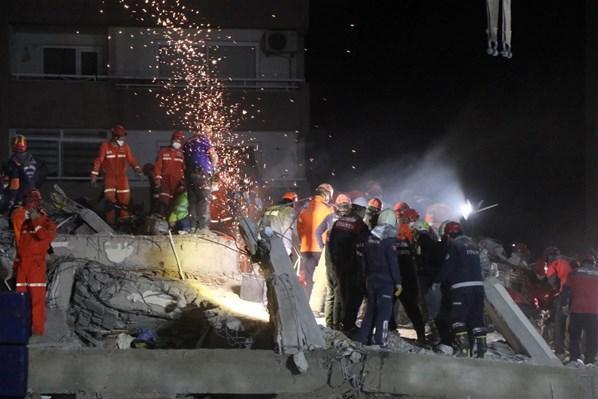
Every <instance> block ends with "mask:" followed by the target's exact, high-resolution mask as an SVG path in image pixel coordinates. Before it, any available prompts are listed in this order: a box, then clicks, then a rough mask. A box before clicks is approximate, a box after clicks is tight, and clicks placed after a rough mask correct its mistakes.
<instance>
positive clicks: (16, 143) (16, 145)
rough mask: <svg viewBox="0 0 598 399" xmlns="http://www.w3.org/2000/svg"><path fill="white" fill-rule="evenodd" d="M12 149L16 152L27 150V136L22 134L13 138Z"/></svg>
mask: <svg viewBox="0 0 598 399" xmlns="http://www.w3.org/2000/svg"><path fill="white" fill-rule="evenodd" d="M12 150H13V151H14V152H25V151H27V138H26V137H25V136H23V135H21V134H20V135H18V136H15V138H14V139H13V140H12Z"/></svg>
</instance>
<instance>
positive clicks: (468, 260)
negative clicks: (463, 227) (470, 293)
mask: <svg viewBox="0 0 598 399" xmlns="http://www.w3.org/2000/svg"><path fill="white" fill-rule="evenodd" d="M438 282H441V283H444V284H447V285H448V286H450V287H451V288H452V289H457V288H465V287H472V286H482V285H483V278H482V267H481V266H480V250H479V248H478V245H477V244H476V243H475V242H474V241H473V240H472V239H471V238H469V237H467V236H465V235H461V236H458V237H456V238H454V239H452V240H451V241H450V242H449V245H448V250H447V253H446V257H445V258H444V262H443V264H442V269H441V271H440V275H439V276H438Z"/></svg>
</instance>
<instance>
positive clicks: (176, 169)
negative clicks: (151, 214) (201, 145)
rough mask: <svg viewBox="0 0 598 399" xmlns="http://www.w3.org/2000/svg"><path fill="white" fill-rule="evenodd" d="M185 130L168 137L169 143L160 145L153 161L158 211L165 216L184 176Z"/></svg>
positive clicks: (177, 131)
mask: <svg viewBox="0 0 598 399" xmlns="http://www.w3.org/2000/svg"><path fill="white" fill-rule="evenodd" d="M184 143H185V132H183V131H182V130H176V131H174V132H173V133H172V136H171V138H170V145H169V146H167V147H161V148H160V151H159V152H158V156H157V157H156V162H155V163H154V179H155V184H156V187H159V190H160V193H159V199H158V213H159V214H161V215H162V216H166V214H167V213H168V211H169V207H170V203H171V202H172V200H173V199H174V196H175V194H176V191H177V189H178V187H179V185H180V184H181V182H182V181H183V178H184V177H185V156H184V154H183V150H182V147H183V144H184Z"/></svg>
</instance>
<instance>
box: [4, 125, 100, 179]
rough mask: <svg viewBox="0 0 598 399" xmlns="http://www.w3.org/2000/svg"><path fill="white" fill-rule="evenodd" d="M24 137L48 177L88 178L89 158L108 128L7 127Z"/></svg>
mask: <svg viewBox="0 0 598 399" xmlns="http://www.w3.org/2000/svg"><path fill="white" fill-rule="evenodd" d="M16 134H23V135H25V136H26V137H27V141H28V146H29V151H30V152H31V154H33V156H34V157H35V158H36V159H37V160H39V161H42V162H44V163H45V164H46V167H47V168H48V177H53V178H62V179H64V178H66V179H81V178H89V172H90V170H91V166H92V162H93V159H94V158H95V157H96V156H97V154H98V148H99V145H100V143H101V142H103V141H104V140H106V138H107V137H108V132H106V131H104V130H23V129H19V130H18V131H17V130H12V131H11V138H12V137H13V136H15V135H16Z"/></svg>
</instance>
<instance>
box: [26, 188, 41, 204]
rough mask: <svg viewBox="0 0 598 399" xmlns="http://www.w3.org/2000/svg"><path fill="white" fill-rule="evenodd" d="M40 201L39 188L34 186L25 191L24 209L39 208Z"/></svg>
mask: <svg viewBox="0 0 598 399" xmlns="http://www.w3.org/2000/svg"><path fill="white" fill-rule="evenodd" d="M42 202H43V200H42V193H41V192H40V191H39V190H37V189H35V188H34V189H31V190H28V191H27V192H26V193H25V209H36V208H41V206H42Z"/></svg>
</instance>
